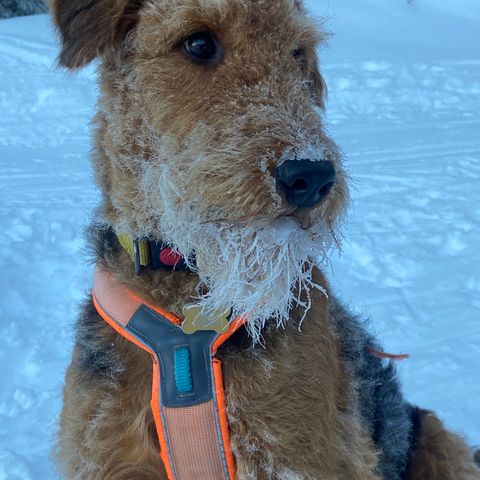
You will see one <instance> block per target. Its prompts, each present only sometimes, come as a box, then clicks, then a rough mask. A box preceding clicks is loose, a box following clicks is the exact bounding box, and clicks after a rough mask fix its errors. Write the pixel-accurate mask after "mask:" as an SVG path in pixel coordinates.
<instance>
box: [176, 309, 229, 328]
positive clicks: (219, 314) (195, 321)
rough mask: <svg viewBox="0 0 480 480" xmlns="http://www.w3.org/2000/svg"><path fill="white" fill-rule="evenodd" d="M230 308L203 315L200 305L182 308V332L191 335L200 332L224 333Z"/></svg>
mask: <svg viewBox="0 0 480 480" xmlns="http://www.w3.org/2000/svg"><path fill="white" fill-rule="evenodd" d="M231 314H232V309H231V308H219V309H218V310H214V311H213V312H210V313H209V314H207V315H205V314H204V312H203V307H202V306H200V305H185V307H183V316H184V321H183V324H182V330H183V331H184V332H185V333H186V334H188V335H191V334H192V333H195V332H200V331H210V330H212V331H214V332H217V333H224V332H226V331H227V330H228V325H229V317H230V315H231Z"/></svg>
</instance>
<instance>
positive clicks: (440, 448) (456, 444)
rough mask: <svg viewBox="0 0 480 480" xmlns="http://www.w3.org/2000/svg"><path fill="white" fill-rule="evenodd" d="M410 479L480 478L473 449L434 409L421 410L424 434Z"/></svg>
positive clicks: (422, 434)
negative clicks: (452, 430) (446, 426)
mask: <svg viewBox="0 0 480 480" xmlns="http://www.w3.org/2000/svg"><path fill="white" fill-rule="evenodd" d="M407 480H480V468H478V467H477V465H476V463H475V459H474V456H473V452H472V451H471V450H470V449H469V448H468V447H467V445H466V444H465V442H464V441H463V440H462V439H461V438H460V437H459V436H458V435H456V434H454V433H451V432H449V431H447V430H446V429H445V428H444V426H443V424H442V422H441V421H440V420H439V419H438V418H437V417H436V416H435V415H434V414H433V413H431V412H428V411H422V412H421V413H420V437H419V440H418V443H417V447H416V451H415V453H414V456H413V460H412V464H411V466H410V471H409V474H408V476H407Z"/></svg>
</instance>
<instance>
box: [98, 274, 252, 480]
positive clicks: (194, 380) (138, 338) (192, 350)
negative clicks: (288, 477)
mask: <svg viewBox="0 0 480 480" xmlns="http://www.w3.org/2000/svg"><path fill="white" fill-rule="evenodd" d="M92 296H93V302H94V305H95V308H96V309H97V311H98V313H99V314H100V316H101V317H102V318H103V319H104V320H105V321H106V322H107V323H108V324H109V325H110V326H111V327H112V328H114V329H115V330H116V331H117V332H118V333H119V334H120V335H122V336H123V337H125V338H126V339H127V340H129V341H130V342H132V343H134V344H135V345H137V346H138V347H140V348H142V349H143V350H145V351H147V352H148V353H149V354H150V355H151V356H152V359H153V385H152V398H151V408H152V411H153V416H154V419H155V425H156V429H157V434H158V439H159V443H160V456H161V458H162V460H163V463H164V464H165V468H166V471H167V474H168V478H169V480H234V479H235V461H234V458H233V454H232V451H231V448H230V437H229V428H228V420H227V415H226V407H225V394H224V389H223V379H222V367H221V362H220V360H219V359H217V358H216V356H215V355H216V352H217V350H218V348H219V347H220V346H221V345H222V344H223V343H224V342H225V341H226V340H227V339H228V338H229V337H230V336H231V335H233V333H234V332H235V331H236V330H237V329H238V328H240V327H241V326H242V325H243V323H244V320H242V319H235V320H233V321H232V322H231V323H230V325H229V327H228V330H227V331H226V332H225V333H217V332H214V331H197V332H195V333H194V334H191V335H188V334H186V333H184V332H183V330H182V329H181V323H182V322H181V320H180V319H179V318H177V317H176V316H174V315H172V314H170V313H168V312H165V311H163V310H161V309H159V308H157V307H155V306H152V305H150V304H148V303H147V302H145V301H144V300H142V299H141V298H139V297H138V296H136V295H135V294H134V293H132V292H131V291H130V290H128V288H127V287H125V286H123V285H121V284H120V283H119V281H118V280H117V279H116V277H115V276H114V275H113V274H112V273H110V272H107V271H106V270H104V269H102V268H100V267H98V266H97V268H96V271H95V278H94V286H93V294H92Z"/></svg>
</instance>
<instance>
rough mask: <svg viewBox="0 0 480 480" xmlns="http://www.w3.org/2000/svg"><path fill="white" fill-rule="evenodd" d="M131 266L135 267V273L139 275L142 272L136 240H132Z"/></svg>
mask: <svg viewBox="0 0 480 480" xmlns="http://www.w3.org/2000/svg"><path fill="white" fill-rule="evenodd" d="M133 264H134V266H135V273H136V274H137V275H140V273H141V272H142V264H141V261H140V247H139V246H138V239H134V240H133Z"/></svg>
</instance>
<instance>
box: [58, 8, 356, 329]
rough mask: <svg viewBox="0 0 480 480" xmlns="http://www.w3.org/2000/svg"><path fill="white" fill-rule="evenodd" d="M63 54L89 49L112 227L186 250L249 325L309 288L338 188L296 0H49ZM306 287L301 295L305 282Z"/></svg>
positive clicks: (213, 300) (99, 166) (68, 58)
mask: <svg viewBox="0 0 480 480" xmlns="http://www.w3.org/2000/svg"><path fill="white" fill-rule="evenodd" d="M52 7H53V12H54V18H55V21H56V24H57V26H58V29H59V32H60V36H61V40H62V51H61V54H60V62H61V63H62V64H63V65H65V66H67V67H69V68H78V67H81V66H83V65H85V64H86V63H88V62H90V61H91V60H93V59H94V58H96V57H100V60H101V63H100V72H101V98H100V102H99V112H98V114H97V119H96V123H97V145H96V153H95V156H94V164H95V168H96V172H97V178H98V181H99V183H100V185H101V187H102V190H103V193H104V207H105V208H104V213H105V217H106V221H108V222H109V223H110V224H111V225H112V226H113V228H114V229H115V230H117V232H121V233H128V234H130V235H132V236H135V237H141V236H148V237H153V238H161V239H162V240H164V241H167V242H170V243H171V244H172V245H174V246H175V247H176V248H177V249H178V250H179V251H180V252H181V253H182V254H183V255H184V256H186V257H188V255H189V254H190V253H191V252H192V251H195V253H196V259H197V264H198V269H199V274H200V277H201V279H202V281H203V282H204V284H205V285H206V286H207V287H208V289H207V290H208V293H207V294H206V295H204V296H202V297H201V298H200V300H199V301H200V302H203V303H204V304H205V306H206V307H208V308H210V307H212V308H213V307H216V306H219V305H224V304H225V303H229V304H231V305H232V306H233V308H234V310H235V313H237V314H245V313H247V314H249V315H250V317H251V318H252V322H251V331H252V333H254V332H256V331H258V329H259V328H260V327H261V326H262V325H263V323H264V322H265V320H266V319H267V318H269V317H276V318H277V321H278V322H279V323H281V322H282V321H284V320H286V319H287V318H288V313H289V310H290V308H291V307H292V306H293V305H294V304H295V303H298V302H303V303H304V304H305V305H304V306H305V307H306V308H307V307H308V300H305V298H306V297H305V295H303V293H304V291H305V290H306V291H307V292H308V290H309V289H310V288H312V286H313V285H312V279H311V272H312V265H313V263H314V262H315V261H317V260H318V258H319V257H322V256H323V255H324V254H325V252H326V250H327V249H328V247H329V245H330V244H331V240H332V238H333V237H334V232H335V228H336V224H337V221H338V218H339V217H340V216H341V213H342V212H343V210H344V207H345V204H346V201H347V185H346V180H345V174H344V171H343V169H342V165H341V158H340V154H339V151H338V149H337V147H336V146H335V144H334V143H333V142H332V140H330V139H329V138H328V136H327V135H326V133H325V130H324V128H323V125H322V117H321V113H322V109H323V106H324V97H325V84H324V81H323V79H322V77H321V75H320V73H319V70H318V62H317V57H316V47H317V46H318V43H319V42H321V41H322V39H323V34H322V32H321V31H319V29H318V28H317V27H318V26H317V25H315V23H314V22H313V21H312V19H311V18H310V17H309V16H308V15H307V14H306V13H305V11H304V9H303V7H302V4H301V2H300V1H298V0H53V5H52ZM307 297H308V295H307Z"/></svg>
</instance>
